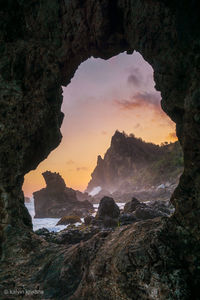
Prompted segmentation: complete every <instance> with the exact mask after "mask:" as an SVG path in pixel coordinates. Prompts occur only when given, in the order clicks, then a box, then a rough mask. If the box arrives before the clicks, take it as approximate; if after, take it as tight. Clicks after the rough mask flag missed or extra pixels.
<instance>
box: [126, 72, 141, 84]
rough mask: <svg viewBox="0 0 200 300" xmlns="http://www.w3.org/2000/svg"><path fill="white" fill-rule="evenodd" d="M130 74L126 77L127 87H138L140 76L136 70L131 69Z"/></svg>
mask: <svg viewBox="0 0 200 300" xmlns="http://www.w3.org/2000/svg"><path fill="white" fill-rule="evenodd" d="M130 71H131V74H130V75H129V76H128V79H127V82H128V84H129V85H134V86H140V84H141V81H142V76H141V74H140V71H139V69H138V68H131V69H130Z"/></svg>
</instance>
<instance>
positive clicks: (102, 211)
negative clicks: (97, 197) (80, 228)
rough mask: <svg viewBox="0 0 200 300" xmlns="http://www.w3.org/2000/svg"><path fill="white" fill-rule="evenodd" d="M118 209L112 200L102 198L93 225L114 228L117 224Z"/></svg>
mask: <svg viewBox="0 0 200 300" xmlns="http://www.w3.org/2000/svg"><path fill="white" fill-rule="evenodd" d="M119 216H120V209H119V207H118V205H117V204H116V203H115V201H114V200H113V198H110V197H103V198H102V199H101V201H100V204H99V207H98V211H97V214H96V217H95V220H94V221H93V222H92V224H93V225H97V226H103V227H109V228H110V227H116V226H117V225H118V222H119Z"/></svg>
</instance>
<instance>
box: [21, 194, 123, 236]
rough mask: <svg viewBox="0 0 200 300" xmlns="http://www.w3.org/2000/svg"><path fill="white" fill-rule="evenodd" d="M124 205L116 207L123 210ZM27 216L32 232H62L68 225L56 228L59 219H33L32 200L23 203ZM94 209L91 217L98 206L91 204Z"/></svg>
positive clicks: (119, 204)
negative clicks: (30, 221) (30, 222)
mask: <svg viewBox="0 0 200 300" xmlns="http://www.w3.org/2000/svg"><path fill="white" fill-rule="evenodd" d="M124 204H125V203H117V205H118V206H119V208H120V209H123V207H124ZM25 205H26V207H27V209H28V211H29V214H30V215H31V217H32V222H33V230H34V231H35V230H38V229H40V228H43V227H44V228H47V229H48V230H49V231H53V232H58V231H60V230H63V229H64V228H67V227H68V225H58V226H56V224H57V223H58V221H59V220H60V218H42V219H35V218H34V216H35V208H34V200H33V198H31V201H30V203H25ZM93 206H94V209H95V213H94V214H93V216H95V215H96V212H97V209H98V206H99V204H93ZM81 221H82V222H83V219H81ZM80 224H81V223H75V225H76V226H78V225H80Z"/></svg>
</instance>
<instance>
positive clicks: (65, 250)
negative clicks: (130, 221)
mask: <svg viewBox="0 0 200 300" xmlns="http://www.w3.org/2000/svg"><path fill="white" fill-rule="evenodd" d="M1 4H2V5H1V7H0V16H1V31H0V40H1V46H0V53H1V58H0V70H1V76H0V104H1V119H0V120H1V121H0V140H1V143H0V162H1V163H0V208H1V210H0V223H1V224H0V244H1V270H2V271H1V273H0V282H1V288H2V289H7V288H13V286H15V287H18V288H19V287H22V286H24V287H25V288H26V289H27V290H30V289H32V290H36V289H42V290H44V293H45V294H44V295H42V296H40V295H38V297H37V298H41V299H45V298H46V299H49V298H50V299H71V300H72V299H74V300H75V299H82V300H85V299H87V300H88V298H92V299H98V300H99V299H109V300H114V299H115V300H121V299H127V300H128V299H132V298H133V297H135V299H159V300H160V299H163V300H171V299H173V300H178V299H179V300H180V299H181V300H186V299H198V296H197V295H198V291H199V283H200V270H199V262H200V255H199V253H200V243H199V234H200V218H199V213H200V208H199V203H200V201H199V199H200V194H199V193H200V192H199V191H200V188H199V187H200V176H199V169H200V151H199V144H200V132H199V124H200V107H199V96H200V87H199V75H200V74H199V73H200V70H199V61H200V54H199V53H200V46H199V41H200V32H199V27H200V19H199V10H200V5H199V2H198V1H197V0H194V1H189V0H185V1H181V2H180V1H178V0H174V1H166V0H150V1H146V0H126V1H124V0H123V1H122V0H116V1H110V0H102V1H99V0H97V1H93V0H86V1H82V0H73V1H72V0H69V1H57V0H55V1H49V0H47V1H32V0H26V1H25V0H20V1H19V0H16V1H12V0H11V1H2V3H1ZM134 50H137V51H139V52H140V53H141V54H142V55H143V57H144V59H145V60H146V61H147V62H149V63H150V64H151V66H152V67H153V69H154V78H155V82H156V88H157V89H158V90H160V91H161V94H162V102H161V105H162V108H163V110H164V111H165V112H166V113H167V114H168V115H169V116H170V118H171V119H172V120H173V121H174V122H175V123H176V130H177V136H178V138H179V141H180V143H181V146H182V149H183V153H184V172H183V175H182V176H181V178H180V183H179V185H178V187H177V188H176V190H175V192H174V194H173V196H172V199H171V201H172V202H173V204H174V206H175V213H174V215H173V216H172V217H171V218H170V219H160V218H158V219H156V220H155V219H154V220H149V221H144V222H143V223H141V222H139V223H136V224H134V225H130V226H127V227H124V228H119V229H116V230H115V231H114V232H113V233H111V236H108V238H106V234H108V235H109V233H104V234H103V233H99V234H97V235H94V236H93V237H92V238H91V239H89V240H88V241H85V242H82V243H79V244H76V245H73V246H71V245H70V244H66V245H62V246H60V245H54V244H51V243H50V242H47V241H45V240H44V239H42V238H40V237H38V236H37V235H36V234H34V233H33V231H32V224H31V218H30V216H29V214H28V211H27V210H26V208H25V206H24V197H23V193H22V189H21V188H22V183H23V177H24V174H26V173H27V172H29V171H30V170H32V169H35V168H36V167H37V165H38V164H39V163H40V162H41V161H42V160H43V159H45V158H46V157H47V156H48V154H49V153H50V152H51V151H52V150H53V149H54V148H55V147H57V146H58V144H59V143H60V140H61V133H60V126H61V123H62V119H63V114H62V113H61V104H62V89H61V86H62V85H67V84H68V83H69V82H70V80H71V78H72V77H73V75H74V73H75V70H76V69H77V68H78V66H79V64H80V63H81V62H83V61H84V60H86V59H87V58H89V57H90V56H92V55H93V56H94V57H101V58H104V59H106V58H109V57H112V56H114V55H117V54H118V53H120V52H123V51H127V52H128V53H132V52H133V51H134ZM13 257H14V259H13ZM2 295H3V294H2ZM133 295H134V296H133ZM6 297H7V296H6ZM30 298H31V297H30Z"/></svg>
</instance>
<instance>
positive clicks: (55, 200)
mask: <svg viewBox="0 0 200 300" xmlns="http://www.w3.org/2000/svg"><path fill="white" fill-rule="evenodd" d="M42 175H43V177H44V180H45V182H46V187H45V188H43V189H41V190H40V191H37V192H34V193H33V197H34V206H35V218H61V217H64V216H66V215H71V214H77V215H78V216H81V217H83V216H85V215H87V214H88V213H89V212H90V211H91V212H92V211H93V206H92V204H91V203H90V202H89V201H87V200H85V201H78V200H77V196H76V191H74V190H73V189H70V188H68V187H66V185H65V182H64V179H63V178H62V177H61V176H60V174H59V173H52V172H50V171H46V172H44V173H42Z"/></svg>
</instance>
